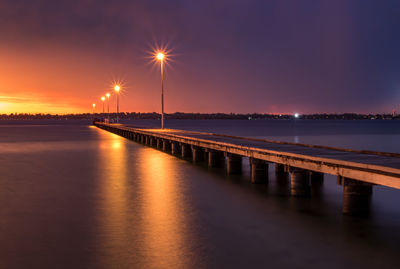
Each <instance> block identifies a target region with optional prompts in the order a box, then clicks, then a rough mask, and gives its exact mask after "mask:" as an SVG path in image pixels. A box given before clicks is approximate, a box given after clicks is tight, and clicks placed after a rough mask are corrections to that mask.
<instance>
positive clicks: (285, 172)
mask: <svg viewBox="0 0 400 269" xmlns="http://www.w3.org/2000/svg"><path fill="white" fill-rule="evenodd" d="M94 125H95V126H97V127H99V128H101V129H104V130H107V131H109V132H112V133H115V134H117V135H121V136H123V137H125V138H128V139H131V140H134V141H136V142H138V143H141V144H144V145H148V146H152V147H154V148H157V149H159V150H162V151H164V152H168V153H171V154H173V155H175V156H177V157H182V158H190V159H191V160H192V161H193V162H194V163H200V162H207V164H208V166H210V167H216V168H218V167H219V168H225V169H226V172H227V173H228V174H240V173H241V172H242V161H243V158H249V160H250V161H249V163H250V171H251V182H252V183H254V184H267V183H268V170H269V167H270V165H274V166H275V173H276V175H277V178H279V179H280V180H283V181H285V179H286V180H288V181H289V180H290V195H292V196H300V197H308V196H312V195H313V191H312V189H313V188H314V189H315V188H318V187H320V186H322V184H323V181H324V174H331V175H335V176H337V183H338V184H339V185H341V186H343V209H342V212H343V214H348V215H365V214H367V213H368V207H369V202H370V197H371V195H372V190H373V186H374V185H382V186H387V187H391V188H396V189H400V154H397V153H387V152H375V151H361V150H351V149H340V148H334V147H327V146H315V145H305V144H299V143H289V142H278V141H270V140H265V139H254V138H244V137H237V136H230V135H221V134H212V133H203V132H192V131H184V130H174V129H146V128H135V127H129V126H124V125H122V124H108V123H103V122H95V123H94Z"/></svg>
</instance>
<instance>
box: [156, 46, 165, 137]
mask: <svg viewBox="0 0 400 269" xmlns="http://www.w3.org/2000/svg"><path fill="white" fill-rule="evenodd" d="M156 57H157V59H158V60H159V61H160V70H161V129H164V57H165V55H164V53H162V52H159V53H158V54H157V56H156Z"/></svg>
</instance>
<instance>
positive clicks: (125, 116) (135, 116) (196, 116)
mask: <svg viewBox="0 0 400 269" xmlns="http://www.w3.org/2000/svg"><path fill="white" fill-rule="evenodd" d="M108 116H109V117H110V118H111V119H112V118H116V113H110V114H109V115H108V114H102V113H95V114H89V113H86V114H66V115H57V114H22V113H21V114H9V115H6V114H3V115H1V114H0V120H93V119H101V118H107V117H108ZM118 117H119V118H120V119H121V120H140V119H143V120H159V119H160V114H158V113H155V112H153V113H136V112H132V113H125V112H121V113H119V115H118ZM166 118H167V119H176V120H178V119H181V120H293V119H296V120H301V119H305V120H400V115H391V114H355V113H344V114H303V115H301V114H300V115H291V114H257V113H253V114H234V113H230V114H226V113H183V112H176V113H170V114H166Z"/></svg>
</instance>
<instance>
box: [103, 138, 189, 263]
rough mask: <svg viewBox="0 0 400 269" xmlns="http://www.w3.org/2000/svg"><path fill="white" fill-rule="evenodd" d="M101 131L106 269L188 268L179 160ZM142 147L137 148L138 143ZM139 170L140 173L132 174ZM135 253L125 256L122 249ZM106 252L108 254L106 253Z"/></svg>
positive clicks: (187, 243)
mask: <svg viewBox="0 0 400 269" xmlns="http://www.w3.org/2000/svg"><path fill="white" fill-rule="evenodd" d="M98 131H99V135H100V137H102V138H103V139H101V141H100V143H99V165H100V167H101V168H100V170H99V181H100V187H99V188H100V190H101V194H100V196H101V197H103V199H102V200H101V206H100V209H101V211H102V212H103V215H102V216H101V217H100V218H99V220H100V221H101V224H100V225H99V230H98V232H99V234H101V235H102V240H101V242H100V244H102V245H104V249H106V250H107V251H106V252H104V255H105V256H106V257H110V258H108V259H105V261H103V262H102V266H104V265H106V267H113V266H122V267H125V266H140V267H142V268H171V267H174V266H178V267H180V266H179V265H185V264H186V265H187V264H189V263H190V262H189V261H187V258H186V257H188V255H187V252H188V250H187V249H188V247H189V245H190V242H189V241H187V240H185V238H184V236H185V234H186V233H185V227H186V225H185V215H184V212H183V208H184V207H185V203H184V202H183V201H181V198H182V197H181V190H180V188H181V187H182V186H181V185H180V184H179V177H177V173H179V169H177V167H176V166H177V165H179V164H178V163H177V162H176V160H174V158H173V157H168V156H165V154H164V153H161V152H159V151H156V150H153V149H149V148H144V147H141V146H139V147H138V148H137V149H136V150H135V151H134V152H128V150H129V149H130V150H132V148H131V147H132V142H129V141H128V140H126V139H124V138H122V137H120V136H117V135H114V134H110V133H107V132H104V131H100V130H98ZM135 146H136V145H135ZM132 171H135V173H132ZM122 249H125V250H127V249H128V250H129V249H130V251H129V252H132V253H131V254H132V255H129V254H128V253H129V252H128V253H121V250H122ZM103 251H104V250H103Z"/></svg>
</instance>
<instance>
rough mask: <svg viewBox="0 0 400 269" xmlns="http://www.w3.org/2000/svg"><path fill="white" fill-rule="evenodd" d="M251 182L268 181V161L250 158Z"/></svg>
mask: <svg viewBox="0 0 400 269" xmlns="http://www.w3.org/2000/svg"><path fill="white" fill-rule="evenodd" d="M250 172H251V183H268V163H267V162H266V161H263V160H260V159H253V158H250Z"/></svg>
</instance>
